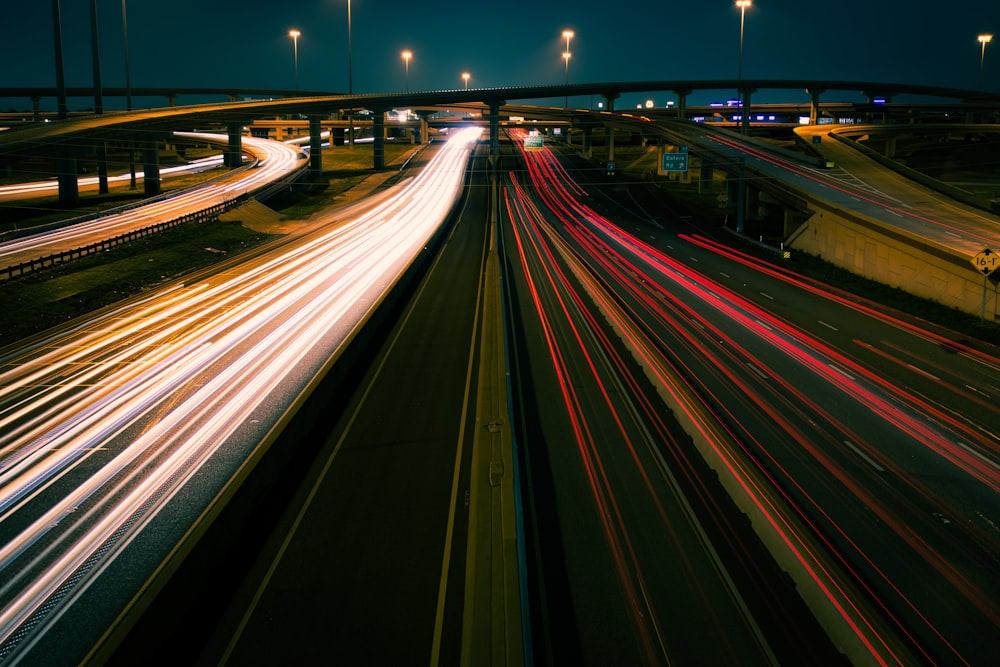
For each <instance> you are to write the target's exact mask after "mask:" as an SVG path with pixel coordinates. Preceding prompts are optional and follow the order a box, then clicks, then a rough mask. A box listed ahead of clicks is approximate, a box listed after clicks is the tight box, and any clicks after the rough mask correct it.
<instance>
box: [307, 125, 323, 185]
mask: <svg viewBox="0 0 1000 667" xmlns="http://www.w3.org/2000/svg"><path fill="white" fill-rule="evenodd" d="M320 120H322V116H309V174H310V175H312V176H313V177H314V178H315V180H317V181H318V180H319V177H320V175H322V173H323V125H322V123H320Z"/></svg>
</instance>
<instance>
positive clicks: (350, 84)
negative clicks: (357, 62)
mask: <svg viewBox="0 0 1000 667" xmlns="http://www.w3.org/2000/svg"><path fill="white" fill-rule="evenodd" d="M347 94H348V95H353V94H354V52H353V48H352V45H351V0H347Z"/></svg>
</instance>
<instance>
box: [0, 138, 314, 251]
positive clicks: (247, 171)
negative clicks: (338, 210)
mask: <svg viewBox="0 0 1000 667" xmlns="http://www.w3.org/2000/svg"><path fill="white" fill-rule="evenodd" d="M182 134H184V135H186V136H189V137H192V138H196V139H200V140H202V141H211V142H215V143H225V142H226V141H228V139H227V138H226V137H224V136H220V135H217V134H209V133H182ZM243 146H244V147H245V149H246V151H247V152H248V153H250V154H251V155H253V156H254V160H255V162H254V164H253V165H251V166H252V168H244V169H237V170H234V171H233V172H232V173H230V174H228V175H227V176H226V177H225V178H221V179H218V180H215V181H213V182H211V183H209V184H206V185H204V186H203V187H199V188H195V189H193V190H189V191H187V192H183V193H178V194H175V195H172V196H169V197H165V198H162V199H160V200H159V201H156V202H154V203H147V204H145V205H143V206H141V207H138V208H133V209H129V210H126V211H123V212H120V213H115V214H110V215H105V216H101V217H98V218H95V219H92V220H86V221H83V222H79V223H76V224H72V225H67V226H63V227H59V228H56V229H47V230H44V231H40V232H39V233H37V234H32V235H29V236H23V237H21V238H15V239H11V240H8V241H5V242H2V243H0V267H8V266H14V265H17V264H20V263H21V262H25V261H29V260H33V259H37V258H39V257H46V256H48V255H52V254H54V253H58V252H63V251H67V250H73V249H76V248H82V247H84V246H87V245H89V244H91V243H97V242H100V241H103V240H105V239H109V238H113V237H115V236H119V235H121V234H125V233H127V232H130V231H134V230H137V229H142V228H144V227H149V226H151V225H154V224H156V223H158V222H167V221H170V220H175V219H177V218H179V217H181V216H183V215H186V214H189V213H196V212H198V211H202V210H205V209H207V208H211V207H212V206H216V205H219V204H225V203H227V202H232V201H233V200H235V199H236V198H237V197H240V196H241V195H251V194H253V193H255V192H258V191H260V190H262V189H264V188H267V187H268V186H270V185H273V184H274V183H275V182H280V181H284V180H287V179H289V178H291V177H293V176H294V175H295V174H297V173H299V172H301V171H302V170H303V169H305V168H306V166H307V163H308V159H307V156H306V155H305V153H303V152H302V150H301V149H300V148H298V147H296V146H293V145H290V144H284V143H281V142H276V141H268V140H266V139H255V138H252V137H245V138H244V139H243ZM31 187H32V188H33V190H32V191H33V192H34V188H37V185H36V184H33V185H32V186H31ZM12 194H13V195H14V196H22V197H23V196H25V195H26V193H25V192H24V190H23V188H18V189H16V190H15V191H14V192H13V193H12Z"/></svg>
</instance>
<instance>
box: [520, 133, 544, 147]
mask: <svg viewBox="0 0 1000 667" xmlns="http://www.w3.org/2000/svg"><path fill="white" fill-rule="evenodd" d="M544 141H545V138H544V137H543V136H542V135H541V134H538V133H537V132H536V133H533V134H529V135H528V136H526V137H525V138H524V149H525V150H528V151H532V150H534V151H540V150H542V148H543V147H544V146H545V144H544Z"/></svg>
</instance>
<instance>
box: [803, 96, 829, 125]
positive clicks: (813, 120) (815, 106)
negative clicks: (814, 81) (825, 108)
mask: <svg viewBox="0 0 1000 667" xmlns="http://www.w3.org/2000/svg"><path fill="white" fill-rule="evenodd" d="M806 92H807V93H809V99H810V101H809V124H810V125H816V124H818V123H819V96H820V95H822V94H823V93H825V92H826V91H825V90H822V89H813V88H810V89H808V90H806Z"/></svg>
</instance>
